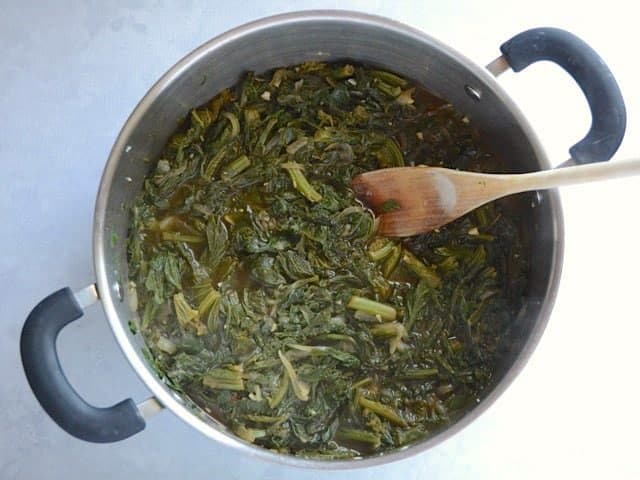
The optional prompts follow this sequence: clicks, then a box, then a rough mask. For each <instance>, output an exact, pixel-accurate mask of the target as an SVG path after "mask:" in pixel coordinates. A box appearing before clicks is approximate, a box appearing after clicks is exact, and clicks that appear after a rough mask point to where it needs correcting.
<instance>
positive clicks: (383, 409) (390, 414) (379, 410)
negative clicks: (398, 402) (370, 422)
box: [358, 395, 408, 427]
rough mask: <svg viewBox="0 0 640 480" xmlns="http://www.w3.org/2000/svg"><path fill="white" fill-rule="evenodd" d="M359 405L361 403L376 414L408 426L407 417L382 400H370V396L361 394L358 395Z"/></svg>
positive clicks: (401, 425) (395, 423)
mask: <svg viewBox="0 0 640 480" xmlns="http://www.w3.org/2000/svg"><path fill="white" fill-rule="evenodd" d="M358 405H360V406H361V407H362V408H366V409H367V410H371V411H372V412H373V413H375V414H376V415H380V416H381V417H384V418H386V419H387V420H389V421H390V422H391V423H393V424H394V425H398V426H400V427H407V426H408V424H407V422H406V421H405V419H404V418H402V417H401V416H400V415H399V414H398V413H397V412H396V411H395V410H394V409H393V408H391V407H389V406H387V405H384V404H382V403H380V402H376V401H374V400H369V399H368V398H365V397H363V396H362V395H360V396H359V397H358Z"/></svg>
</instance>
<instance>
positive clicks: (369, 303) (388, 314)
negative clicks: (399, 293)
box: [347, 295, 398, 321]
mask: <svg viewBox="0 0 640 480" xmlns="http://www.w3.org/2000/svg"><path fill="white" fill-rule="evenodd" d="M347 308H350V309H352V310H359V311H361V312H364V313H368V314H370V315H380V318H382V319H383V320H387V321H393V320H395V319H396V317H397V315H398V312H396V309H395V308H393V307H392V306H390V305H385V304H384V303H380V302H376V301H374V300H369V299H368V298H364V297H358V296H357V295H353V296H352V297H351V299H350V300H349V303H348V304H347Z"/></svg>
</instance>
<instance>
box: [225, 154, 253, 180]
mask: <svg viewBox="0 0 640 480" xmlns="http://www.w3.org/2000/svg"><path fill="white" fill-rule="evenodd" d="M250 166H251V160H249V157H247V156H246V155H240V156H239V157H238V158H236V159H235V160H234V161H233V162H231V163H230V164H229V165H227V166H226V167H224V170H223V171H222V173H221V174H220V177H221V178H223V179H229V178H233V177H235V176H236V175H239V174H240V173H242V172H243V171H245V170H246V169H247V168H249V167H250Z"/></svg>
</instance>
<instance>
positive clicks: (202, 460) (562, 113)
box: [0, 0, 640, 480]
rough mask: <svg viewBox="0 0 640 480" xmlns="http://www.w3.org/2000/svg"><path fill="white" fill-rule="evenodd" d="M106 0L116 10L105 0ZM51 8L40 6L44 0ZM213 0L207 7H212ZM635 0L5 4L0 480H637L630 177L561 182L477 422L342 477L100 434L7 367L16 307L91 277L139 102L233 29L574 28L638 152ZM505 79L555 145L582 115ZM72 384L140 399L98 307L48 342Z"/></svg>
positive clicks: (584, 120) (143, 393)
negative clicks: (48, 404) (542, 263)
mask: <svg viewBox="0 0 640 480" xmlns="http://www.w3.org/2000/svg"><path fill="white" fill-rule="evenodd" d="M107 3H109V4H112V6H105V5H106V4H107ZM45 5H46V6H45ZM216 5H218V6H216ZM632 5H633V3H632V2H624V1H614V0H610V1H607V2H593V4H588V3H586V2H575V4H574V2H560V1H547V0H540V1H537V2H513V1H511V2H498V1H495V0H485V1H482V2H476V1H470V0H469V1H457V2H456V1H450V2H443V1H431V2H429V1H424V0H423V1H409V0H407V1H398V2H393V1H384V2H383V1H371V0H368V1H346V0H344V1H341V2H337V1H320V0H318V1H300V2H293V1H292V2H285V1H280V0H278V1H275V0H274V1H270V2H258V1H235V2H224V4H223V3H222V2H214V1H211V0H209V1H189V0H183V1H176V2H172V1H167V0H165V1H163V0H153V1H146V0H136V1H130V2H125V1H113V2H100V1H96V0H93V1H89V0H86V1H80V0H60V1H57V2H51V3H50V4H48V3H47V4H45V3H43V4H42V5H41V6H37V5H36V4H35V3H34V4H32V2H28V1H24V0H23V1H13V0H5V1H3V2H2V8H1V10H2V15H1V16H0V45H1V46H2V47H1V49H2V50H1V51H2V60H1V61H0V112H2V115H1V116H0V221H1V222H2V227H1V228H0V232H1V234H0V280H1V281H2V287H3V288H2V290H1V293H0V399H1V400H0V405H1V408H0V478H2V479H36V478H42V479H45V478H46V479H49V478H52V479H58V478H60V479H63V478H64V479H76V478H77V479H85V478H90V479H92V480H99V479H113V478H135V479H137V480H143V479H154V480H156V479H160V478H185V479H187V478H188V479H216V478H223V479H244V478H258V479H262V478H264V479H274V480H275V479H279V480H283V479H289V478H291V479H293V478H295V479H311V478H333V479H337V478H346V477H347V476H348V477H349V478H350V479H351V480H359V479H369V478H371V479H373V478H376V479H381V478H388V479H403V480H409V479H418V478H429V479H433V480H435V479H441V478H442V479H457V478H474V479H481V478H487V479H489V478H490V479H492V480H497V479H511V478H531V479H533V478H536V479H537V478H561V477H563V476H564V477H570V478H602V477H605V476H606V477H607V478H616V479H625V478H638V477H640V463H639V462H638V461H637V459H636V457H635V455H636V454H637V451H636V450H637V445H638V440H637V432H638V431H640V408H639V406H638V405H639V404H638V397H639V393H640V387H639V385H640V379H639V376H638V367H639V365H640V353H639V351H638V348H637V345H638V338H639V337H640V312H639V308H638V305H639V299H640V291H639V289H638V285H639V282H638V277H639V275H638V272H640V249H638V248H637V246H638V243H639V239H640V222H638V214H637V210H636V205H637V204H639V203H640V195H639V193H640V178H636V179H627V180H618V181H614V182H613V181H612V182H606V183H601V184H594V185H590V186H581V187H571V188H567V189H565V190H564V191H563V192H562V200H563V206H564V214H565V226H566V250H565V252H566V253H565V263H564V272H563V277H562V282H561V287H560V291H559V295H558V299H557V302H556V306H555V309H554V312H553V315H552V317H551V320H550V322H549V325H548V327H547V329H546V332H545V334H544V336H543V338H542V341H541V342H540V344H539V346H538V348H537V350H536V352H535V353H534V355H533V357H532V359H531V360H530V362H529V363H528V365H527V366H526V368H525V369H524V371H523V372H522V373H521V374H520V376H519V377H518V378H517V379H516V381H515V382H514V383H513V385H512V386H511V387H510V388H509V389H508V390H507V392H506V393H505V394H504V395H503V396H502V397H501V398H500V399H499V400H498V401H497V402H496V403H495V404H494V405H493V406H492V407H491V408H490V409H489V410H488V411H487V412H486V413H485V414H483V415H482V416H481V417H480V418H479V419H478V420H476V421H475V422H474V423H473V424H472V425H471V426H469V427H467V428H466V429H465V430H463V431H462V432H461V433H459V434H457V435H456V436H454V437H453V438H451V439H449V440H447V441H446V442H444V443H442V444H440V445H439V446H437V447H435V448H433V449H432V450H430V451H428V452H427V453H425V454H422V455H420V456H417V457H415V458H412V459H410V460H407V461H404V462H400V463H394V464H391V465H387V466H383V467H378V468H373V469H368V470H364V471H356V472H349V473H340V472H333V473H322V474H320V473H314V472H308V471H301V470H293V469H289V468H284V467H280V466H276V465H271V464H264V463H261V462H258V461H256V460H254V459H251V458H246V457H243V456H241V455H239V454H238V453H237V452H235V451H233V450H231V449H229V448H226V447H221V446H219V445H217V444H215V443H213V442H212V441H210V440H208V439H207V438H205V437H204V436H202V435H201V434H199V433H197V432H196V431H195V430H192V429H191V428H190V427H188V426H187V425H186V424H183V423H182V422H181V421H180V420H179V419H178V418H177V417H175V416H174V415H172V414H171V413H169V412H164V413H162V414H161V415H158V416H157V417H154V418H153V419H152V420H151V421H149V423H148V425H147V428H146V430H145V431H143V432H142V433H140V434H138V435H136V436H135V437H132V438H130V439H128V440H126V441H123V442H120V443H115V444H110V445H94V444H89V443H84V442H82V441H79V440H76V439H74V438H72V437H70V436H69V435H67V434H66V433H65V432H63V431H62V430H60V429H59V428H58V427H57V426H56V425H55V424H54V423H53V422H52V421H51V420H50V419H49V418H48V417H47V416H46V415H45V414H44V412H43V411H42V409H41V408H40V406H39V405H38V403H37V402H36V400H35V398H34V396H33V394H32V393H31V391H30V389H29V387H28V385H27V383H26V381H25V378H24V374H23V372H22V367H21V365H20V361H19V352H18V339H19V334H20V329H21V327H22V323H23V321H24V318H25V317H26V315H27V314H28V312H29V311H30V310H31V308H32V307H33V306H34V305H35V304H36V303H37V302H38V301H39V300H41V299H42V298H43V297H45V296H46V295H47V294H49V293H51V292H52V291H54V290H57V289H58V288H60V287H63V286H66V285H68V286H70V287H71V288H72V289H79V288H82V287H84V286H86V285H88V284H90V283H92V282H93V281H94V274H93V266H92V265H93V264H92V252H91V229H92V214H93V206H94V200H95V193H96V191H97V187H98V182H99V179H100V175H101V173H102V168H103V166H104V163H105V160H106V158H107V154H108V152H109V149H110V148H111V145H112V143H113V141H114V140H115V138H116V135H117V133H118V131H119V129H120V127H121V126H122V125H123V123H124V121H125V119H126V117H127V116H128V114H129V113H130V112H131V110H132V109H133V107H134V106H135V104H136V103H137V101H138V100H139V99H140V98H141V97H142V96H143V95H144V93H145V92H146V91H147V89H148V88H149V87H150V86H151V85H152V83H153V82H154V81H155V80H156V79H157V78H158V77H159V76H160V75H161V74H162V73H164V72H165V71H166V70H167V69H168V68H169V67H170V66H171V65H172V64H173V63H175V62H176V61H177V60H178V59H179V58H181V57H182V56H184V55H185V54H186V53H188V52H189V51H191V50H192V49H193V48H195V47H196V46H198V45H199V44H201V43H202V42H204V41H206V40H208V39H209V38H211V37H214V36H216V35H218V34H220V33H222V32H224V31H226V30H228V29H229V28H232V27H234V26H237V25H240V24H242V23H245V22H247V21H249V20H254V19H257V18H260V17H264V16H267V15H271V14H275V13H281V12H285V11H288V10H300V9H310V8H343V9H351V10H360V11H364V12H370V13H376V14H380V15H384V16H387V17H391V18H393V19H396V20H399V21H402V22H405V23H407V24H409V25H411V26H413V27H416V28H419V29H422V30H424V31H425V32H427V33H430V34H431V35H433V36H435V37H436V38H438V39H440V40H441V41H443V42H445V43H448V44H449V45H451V46H452V47H454V48H455V49H457V50H458V51H460V52H462V53H463V54H465V55H466V56H467V57H469V58H470V59H472V60H474V61H475V62H477V63H479V64H481V65H484V64H486V63H488V62H489V61H490V60H492V59H493V58H495V57H496V56H497V55H498V54H499V51H498V47H499V45H500V44H501V43H502V42H504V41H505V40H507V39H508V38H510V37H511V36H513V35H514V34H516V33H518V32H520V31H522V30H525V29H527V28H530V27H535V26H555V27H560V28H564V29H567V30H569V31H572V32H573V33H575V34H577V35H579V36H580V37H582V38H583V39H584V40H586V41H587V42H588V43H589V44H590V45H591V46H592V47H593V48H595V49H596V50H597V51H598V52H599V53H600V54H601V56H602V57H603V58H604V59H605V60H606V62H607V63H608V65H609V67H610V68H611V70H612V71H613V72H614V75H615V76H616V78H617V80H618V82H619V84H620V87H621V90H622V92H623V95H625V100H626V104H627V114H628V124H627V135H626V137H625V140H624V142H623V144H622V147H621V148H620V150H619V153H618V155H617V157H618V158H625V157H631V156H633V155H638V152H640V129H639V126H640V124H639V122H640V119H639V112H640V88H639V87H640V69H639V68H638V66H637V62H638V60H637V59H638V53H637V46H638V36H637V32H638V24H637V19H638V16H637V14H636V13H635V12H634V10H633V9H632ZM499 82H500V83H501V84H502V85H503V86H504V88H505V89H506V90H507V92H508V93H509V94H510V95H511V96H512V97H513V98H514V100H515V101H516V103H518V104H519V106H520V107H521V109H522V110H523V111H524V113H525V115H526V116H527V117H528V118H529V120H530V122H531V124H532V125H533V127H534V129H535V130H536V131H537V133H538V135H539V136H540V138H541V140H542V144H543V145H544V146H545V148H546V149H547V152H548V154H549V156H550V157H551V158H555V159H557V160H558V162H560V161H563V160H565V159H566V158H567V157H568V152H567V150H568V148H569V147H570V146H571V145H572V144H573V143H575V142H576V141H577V140H579V139H580V138H582V136H583V135H584V133H586V130H587V129H588V127H589V124H590V121H589V116H588V109H587V107H586V104H585V102H584V99H583V97H582V94H581V93H580V91H579V89H578V88H577V87H576V86H575V85H574V84H573V82H572V81H571V79H570V78H569V77H568V76H567V75H566V74H565V73H564V72H562V71H560V69H558V68H557V67H554V66H552V65H543V64H539V65H535V66H533V67H531V68H529V69H527V70H525V71H524V72H522V73H519V74H514V73H513V72H507V73H505V74H504V75H503V76H501V77H500V79H499ZM58 347H59V352H60V356H61V361H62V363H63V366H64V368H65V371H66V373H67V375H68V377H69V378H70V380H71V382H72V384H73V385H74V386H75V387H76V388H77V389H78V391H80V392H81V393H82V394H83V395H84V396H85V397H86V398H87V399H88V400H89V401H91V402H94V403H95V404H98V405H109V404H111V403H114V402H116V401H119V400H121V399H123V398H125V397H129V396H130V397H132V398H133V399H134V400H136V401H140V400H142V399H144V398H146V397H147V396H148V395H149V393H148V391H147V390H146V388H145V387H144V385H143V384H142V383H141V382H140V380H138V378H137V376H136V374H135V372H134V371H133V370H132V368H131V367H130V366H129V365H128V363H127V361H126V360H125V358H124V356H123V355H122V354H121V352H120V350H119V347H118V346H117V344H116V342H115V340H114V338H113V336H112V335H111V333H110V331H109V327H108V325H107V322H106V320H105V318H104V314H103V312H102V310H101V308H100V307H92V308H91V309H90V310H89V311H87V313H86V314H85V317H84V318H83V319H82V320H80V321H78V322H75V323H74V324H72V325H70V326H69V327H67V328H66V329H65V330H64V332H63V333H62V334H61V336H60V339H59V342H58Z"/></svg>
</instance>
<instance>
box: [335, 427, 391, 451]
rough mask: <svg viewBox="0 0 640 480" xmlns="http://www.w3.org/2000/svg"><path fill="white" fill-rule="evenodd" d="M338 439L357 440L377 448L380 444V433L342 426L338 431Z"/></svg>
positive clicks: (371, 447)
mask: <svg viewBox="0 0 640 480" xmlns="http://www.w3.org/2000/svg"><path fill="white" fill-rule="evenodd" d="M336 439H337V440H338V441H343V442H356V443H359V444H362V445H365V446H367V447H369V448H370V449H372V450H375V449H376V448H378V447H379V446H380V435H377V434H375V433H373V432H369V431H367V430H358V429H355V428H344V427H343V428H340V429H338V431H337V432H336Z"/></svg>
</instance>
